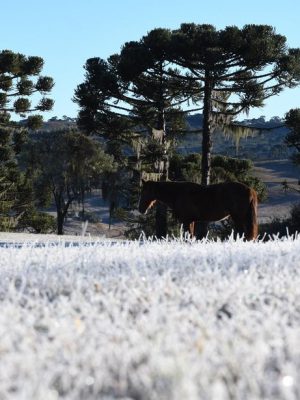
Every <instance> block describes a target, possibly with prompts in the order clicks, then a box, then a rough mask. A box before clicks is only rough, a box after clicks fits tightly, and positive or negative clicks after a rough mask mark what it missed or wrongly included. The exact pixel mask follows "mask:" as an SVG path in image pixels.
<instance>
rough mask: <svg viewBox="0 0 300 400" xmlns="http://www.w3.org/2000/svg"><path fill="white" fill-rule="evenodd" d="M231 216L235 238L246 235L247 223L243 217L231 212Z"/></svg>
mask: <svg viewBox="0 0 300 400" xmlns="http://www.w3.org/2000/svg"><path fill="white" fill-rule="evenodd" d="M231 218H232V220H233V223H234V228H235V229H234V233H233V234H234V239H237V238H238V237H242V236H243V234H244V235H245V234H246V232H245V225H244V221H243V218H241V216H240V215H232V214H231Z"/></svg>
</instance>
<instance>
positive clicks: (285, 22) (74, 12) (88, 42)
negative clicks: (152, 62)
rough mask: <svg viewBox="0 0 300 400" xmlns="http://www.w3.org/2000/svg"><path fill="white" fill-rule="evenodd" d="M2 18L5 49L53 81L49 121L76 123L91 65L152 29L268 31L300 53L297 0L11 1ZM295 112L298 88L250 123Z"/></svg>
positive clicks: (1, 43)
mask: <svg viewBox="0 0 300 400" xmlns="http://www.w3.org/2000/svg"><path fill="white" fill-rule="evenodd" d="M1 14H2V15H1V24H0V50H4V49H9V50H12V51H15V52H20V53H23V54H25V55H32V56H33V55H36V56H40V57H43V59H44V61H45V67H44V69H43V75H49V76H51V77H53V78H54V80H55V87H54V89H53V91H52V95H51V97H52V98H53V99H54V100H55V105H54V109H53V111H51V112H49V113H45V114H44V115H45V119H48V118H50V117H52V116H54V115H55V116H58V117H59V118H60V117H62V116H63V115H67V116H70V117H76V115H77V112H78V109H77V105H76V104H75V103H73V102H72V97H73V95H74V89H75V88H76V86H77V85H78V84H80V83H82V82H83V80H84V69H83V65H84V64H85V61H86V60H87V59H88V58H90V57H101V58H107V57H108V56H110V55H111V54H113V53H116V52H119V51H120V48H121V46H122V45H123V44H124V43H125V42H126V41H130V40H139V39H140V38H141V37H142V36H143V35H145V34H146V33H147V32H148V31H150V30H151V29H153V28H157V27H162V28H171V29H174V28H178V27H179V26H180V24H181V23H182V22H194V23H199V24H202V23H209V24H213V25H215V26H216V28H218V29H222V28H224V27H225V26H228V25H237V26H238V27H242V26H243V25H245V24H248V23H255V24H268V25H272V26H274V27H275V28H276V31H277V33H280V34H282V35H285V36H286V37H287V42H288V45H289V46H290V47H300V19H299V15H300V1H299V0H285V1H284V2H281V1H274V0H251V1H243V2H240V1H237V0H213V1H212V0H208V1H203V0H151V1H148V0H50V1H49V0H48V1H45V0H26V1H25V0H14V1H3V2H2V4H1ZM294 107H300V88H297V89H293V90H286V91H284V92H283V93H281V94H280V95H278V96H276V97H273V98H271V99H269V100H268V102H267V103H266V105H265V107H264V108H260V109H254V110H253V111H251V112H250V115H249V116H250V117H258V116H261V115H265V116H266V117H267V118H270V117H272V116H275V115H278V116H280V117H281V116H283V115H284V114H285V112H287V111H288V110H289V109H290V108H294Z"/></svg>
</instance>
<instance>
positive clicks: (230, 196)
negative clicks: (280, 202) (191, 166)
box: [139, 181, 258, 240]
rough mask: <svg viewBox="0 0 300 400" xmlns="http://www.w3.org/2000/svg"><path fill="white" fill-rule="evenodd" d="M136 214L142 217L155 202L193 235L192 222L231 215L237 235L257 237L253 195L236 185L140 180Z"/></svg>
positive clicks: (255, 196) (255, 207) (255, 202)
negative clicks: (169, 209)
mask: <svg viewBox="0 0 300 400" xmlns="http://www.w3.org/2000/svg"><path fill="white" fill-rule="evenodd" d="M142 184H143V186H142V192H141V198H140V203H139V211H140V212H141V213H143V214H145V213H146V212H147V210H148V209H149V208H150V207H152V206H153V205H154V204H155V202H156V201H161V202H162V203H165V204H166V205H167V206H168V207H170V208H171V209H172V210H173V212H174V215H175V216H176V217H177V218H178V219H179V221H180V222H181V223H182V224H183V226H184V229H185V230H189V232H190V234H191V235H192V236H193V235H194V222H195V221H205V222H212V221H220V220H222V219H225V218H227V217H229V216H231V218H232V220H233V222H234V224H235V227H236V230H237V232H238V234H239V235H242V234H244V235H245V238H246V239H247V240H252V239H256V237H257V228H258V226H257V194H256V192H255V190H253V189H251V188H250V187H248V186H246V185H244V184H243V183H239V182H228V183H218V184H216V185H210V186H202V185H198V184H196V183H191V182H153V181H148V182H145V181H142Z"/></svg>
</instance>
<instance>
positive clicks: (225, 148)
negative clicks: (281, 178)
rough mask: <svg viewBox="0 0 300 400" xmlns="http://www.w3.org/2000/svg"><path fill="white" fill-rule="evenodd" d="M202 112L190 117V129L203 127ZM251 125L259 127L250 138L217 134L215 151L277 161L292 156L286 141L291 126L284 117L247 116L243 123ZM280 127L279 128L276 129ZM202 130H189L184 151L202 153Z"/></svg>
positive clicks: (234, 155) (218, 132)
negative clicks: (286, 123)
mask: <svg viewBox="0 0 300 400" xmlns="http://www.w3.org/2000/svg"><path fill="white" fill-rule="evenodd" d="M202 121H203V116H202V114H194V115H190V116H188V117H187V125H188V128H189V129H190V130H191V131H193V130H197V129H201V128H202ZM239 123H240V124H242V125H246V126H249V127H251V128H257V131H254V132H253V133H252V134H251V135H250V136H248V137H246V138H239V139H238V138H234V137H233V136H231V135H229V134H224V133H223V132H222V131H217V132H215V133H214V134H213V151H212V153H213V154H222V155H227V156H230V157H239V158H249V159H252V160H274V159H283V158H288V157H289V156H290V155H291V153H292V150H291V149H289V148H287V146H286V145H285V144H284V139H285V136H286V135H287V133H288V129H287V128H286V127H285V126H284V123H283V120H282V119H281V118H279V117H273V118H271V119H270V120H266V119H265V118H264V117H260V118H252V119H245V120H243V121H240V122H239ZM274 128H276V129H274ZM201 140H202V138H201V133H200V132H198V133H192V132H191V133H189V134H187V135H185V136H184V137H183V138H182V140H180V143H179V150H180V152H182V153H191V152H200V150H201Z"/></svg>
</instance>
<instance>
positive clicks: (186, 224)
mask: <svg viewBox="0 0 300 400" xmlns="http://www.w3.org/2000/svg"><path fill="white" fill-rule="evenodd" d="M182 227H183V234H184V236H185V235H186V234H187V233H190V223H189V222H187V221H184V222H183V224H182Z"/></svg>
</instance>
